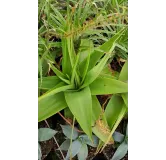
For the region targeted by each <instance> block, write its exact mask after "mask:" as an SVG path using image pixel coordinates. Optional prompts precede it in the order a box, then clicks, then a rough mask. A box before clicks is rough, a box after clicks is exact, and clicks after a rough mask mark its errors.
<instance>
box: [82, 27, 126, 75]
mask: <svg viewBox="0 0 166 160" xmlns="http://www.w3.org/2000/svg"><path fill="white" fill-rule="evenodd" d="M125 30H126V28H124V29H122V30H121V31H119V32H118V33H117V34H115V35H114V36H113V37H112V38H111V39H110V40H109V41H107V42H105V43H104V44H103V45H101V46H100V47H99V48H98V49H97V50H94V52H93V53H92V54H91V57H90V63H89V70H91V69H92V68H93V67H94V66H95V65H96V63H97V62H98V61H99V60H100V58H101V57H102V56H103V55H104V53H108V52H110V51H111V50H112V47H113V46H114V44H115V43H116V41H117V40H118V39H119V38H120V36H121V35H122V34H123V33H124V31H125ZM85 63H86V59H85V60H84V61H82V63H81V64H80V72H81V73H82V71H83V69H84V66H85Z"/></svg>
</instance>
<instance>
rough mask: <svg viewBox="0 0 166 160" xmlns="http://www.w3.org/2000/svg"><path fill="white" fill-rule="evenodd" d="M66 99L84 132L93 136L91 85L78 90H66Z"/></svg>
mask: <svg viewBox="0 0 166 160" xmlns="http://www.w3.org/2000/svg"><path fill="white" fill-rule="evenodd" d="M65 99H66V102H67V104H68V107H69V108H70V110H71V112H72V113H73V115H74V116H75V117H76V119H77V121H78V123H79V124H80V126H81V128H82V129H83V130H84V132H85V133H86V134H87V135H88V136H89V137H90V138H91V137H92V128H91V123H92V99H91V92H90V89H89V87H86V88H84V89H82V90H80V91H77V92H65Z"/></svg>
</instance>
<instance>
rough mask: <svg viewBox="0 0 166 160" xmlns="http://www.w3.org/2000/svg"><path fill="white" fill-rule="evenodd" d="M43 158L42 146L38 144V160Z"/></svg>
mask: <svg viewBox="0 0 166 160" xmlns="http://www.w3.org/2000/svg"><path fill="white" fill-rule="evenodd" d="M41 157H42V152H41V147H40V144H39V143H38V160H41Z"/></svg>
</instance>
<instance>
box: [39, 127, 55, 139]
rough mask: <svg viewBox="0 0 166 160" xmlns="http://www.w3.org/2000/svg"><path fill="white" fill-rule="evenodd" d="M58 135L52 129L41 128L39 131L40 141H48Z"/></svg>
mask: <svg viewBox="0 0 166 160" xmlns="http://www.w3.org/2000/svg"><path fill="white" fill-rule="evenodd" d="M56 133H57V131H55V130H53V129H50V128H40V129H38V141H39V142H42V141H47V140H49V139H51V138H52V137H53V136H54V135H55V134H56Z"/></svg>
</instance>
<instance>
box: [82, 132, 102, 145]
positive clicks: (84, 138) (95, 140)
mask: <svg viewBox="0 0 166 160" xmlns="http://www.w3.org/2000/svg"><path fill="white" fill-rule="evenodd" d="M79 137H80V138H81V139H82V141H83V142H84V143H86V144H88V145H90V146H92V147H97V145H98V143H99V139H98V138H97V137H96V136H95V135H92V141H93V142H92V141H91V140H90V139H89V137H88V136H87V135H85V134H84V135H81V136H79Z"/></svg>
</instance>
